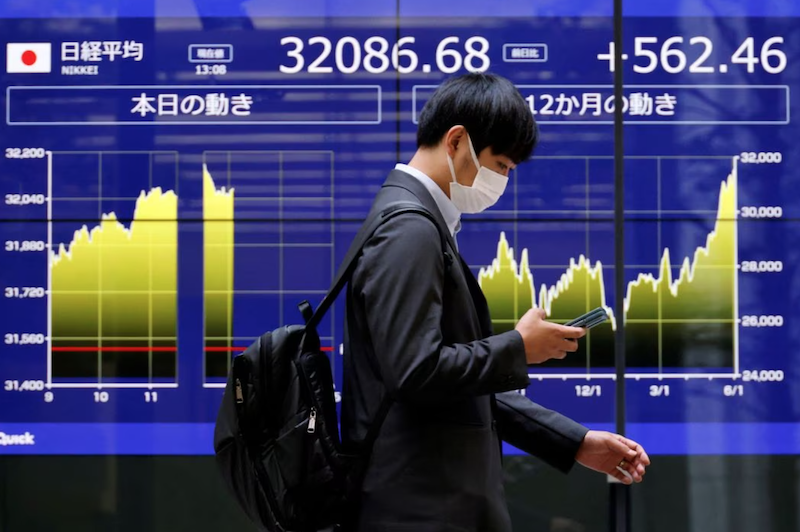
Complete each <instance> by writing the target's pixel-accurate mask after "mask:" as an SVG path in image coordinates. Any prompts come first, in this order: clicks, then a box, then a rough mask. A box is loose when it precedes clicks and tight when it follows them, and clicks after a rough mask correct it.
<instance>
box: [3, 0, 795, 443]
mask: <svg viewBox="0 0 800 532" xmlns="http://www.w3.org/2000/svg"><path fill="white" fill-rule="evenodd" d="M206 4H209V5H206ZM210 4H211V3H208V2H195V3H189V4H188V5H187V6H185V7H178V3H170V6H169V7H163V8H162V7H161V6H160V5H158V4H153V3H111V2H96V3H95V4H93V6H92V9H89V8H88V7H87V8H86V11H81V12H76V11H75V9H76V8H75V7H74V5H73V4H71V3H68V2H50V3H48V5H47V6H45V8H42V9H39V8H37V10H36V11H35V12H34V11H32V10H31V9H29V7H27V6H24V5H22V4H18V5H15V6H6V7H4V8H3V11H2V12H0V15H2V17H3V18H0V35H2V41H3V42H2V43H0V44H2V54H3V57H4V61H3V64H4V69H3V70H0V76H1V78H0V79H2V85H3V88H4V90H3V91H2V93H0V106H1V107H2V111H3V116H4V117H5V119H4V120H3V121H2V122H0V128H1V129H0V131H1V132H2V133H1V134H0V138H2V139H3V143H2V146H0V147H1V148H2V152H1V153H0V192H2V198H3V200H2V202H0V241H1V242H2V245H3V248H2V250H0V256H2V260H1V261H0V274H1V275H2V290H3V297H2V298H0V315H2V316H3V320H2V325H3V327H2V331H0V333H2V337H3V340H2V344H0V349H1V350H2V355H0V385H1V386H2V388H0V453H9V454H26V453H27V454H211V453H213V447H212V436H213V426H214V421H215V418H216V414H217V409H218V407H219V404H220V399H221V397H222V387H223V386H224V383H225V378H226V375H227V372H228V369H229V367H230V360H231V358H232V357H233V356H235V355H236V354H237V353H239V352H241V351H242V350H243V349H244V348H245V347H246V346H247V345H249V344H250V343H251V342H253V341H254V339H255V338H256V337H258V336H259V335H261V334H263V333H264V332H267V331H270V330H272V329H274V328H276V327H278V326H281V325H283V324H287V323H300V322H301V321H302V318H301V316H300V313H299V311H298V309H297V305H298V303H300V302H301V301H303V300H308V301H310V302H311V303H312V304H314V305H316V304H317V303H319V301H321V299H322V297H323V296H324V294H325V293H326V291H327V289H328V287H329V285H330V283H331V281H332V278H333V275H334V274H335V271H336V268H337V267H338V265H339V262H340V261H341V260H342V258H343V256H344V254H345V252H346V251H347V248H348V246H349V244H350V242H351V240H352V238H353V236H354V235H355V232H356V230H357V229H358V228H359V226H360V223H361V222H362V221H363V219H364V216H365V214H366V213H367V211H368V209H369V207H370V205H371V202H372V199H373V197H374V194H375V193H376V192H377V190H378V188H379V187H380V185H381V184H382V182H383V180H384V179H385V177H386V175H387V174H388V172H389V171H390V170H391V169H392V168H393V167H394V166H395V164H396V163H398V162H407V161H408V160H409V158H410V157H411V155H412V154H413V152H414V150H415V133H416V128H417V119H418V116H419V112H420V110H421V109H422V106H423V105H424V104H425V101H427V99H428V98H430V95H431V94H432V92H433V91H434V90H435V88H436V87H437V86H438V85H439V84H440V83H441V82H442V80H444V79H446V78H447V77H448V76H449V75H454V74H459V73H464V72H467V71H489V72H494V73H498V74H501V75H503V76H506V77H508V78H509V79H511V80H512V81H513V82H514V83H515V84H516V85H517V86H518V88H519V90H520V92H521V93H522V95H523V97H524V98H525V99H526V101H527V102H528V104H529V106H530V110H531V112H532V113H534V116H535V117H536V119H537V121H538V123H539V126H540V130H541V141H540V145H539V147H538V148H537V150H536V153H535V154H534V157H533V158H532V160H531V161H528V162H526V163H524V164H522V165H520V166H519V167H518V168H517V169H516V170H514V171H513V172H512V174H511V176H510V177H511V179H510V181H509V186H508V189H507V192H506V194H505V195H504V196H503V198H501V200H500V201H499V202H498V203H497V204H496V205H495V206H494V207H493V208H491V209H490V210H488V211H486V212H485V213H483V214H480V215H467V216H465V217H464V219H463V229H462V232H461V233H460V234H459V247H460V250H461V253H462V255H463V256H464V258H465V260H466V261H467V262H468V263H469V264H470V265H471V266H472V268H473V271H474V273H475V275H476V277H477V278H478V279H479V282H480V283H481V286H482V288H483V289H484V292H485V294H486V296H487V299H488V301H489V306H490V308H491V310H492V318H493V323H494V327H495V330H497V331H501V330H504V329H508V328H510V327H512V326H513V324H514V322H515V320H516V319H517V318H519V316H520V315H521V314H522V313H524V311H525V310H527V309H528V308H530V307H531V306H540V307H543V308H545V309H546V310H547V312H548V315H549V317H550V319H553V320H556V321H562V322H565V321H567V320H569V319H571V318H573V317H575V316H576V315H578V314H580V313H583V312H585V311H588V310H591V309H592V308H595V307H597V306H604V307H606V309H607V310H608V312H609V314H610V315H611V316H612V319H611V320H610V321H609V322H607V323H606V324H604V325H601V326H598V327H596V328H594V329H592V330H591V332H590V333H589V335H588V336H587V338H585V339H584V340H583V341H582V344H581V348H580V349H579V351H578V352H577V353H574V354H571V355H570V356H569V357H568V358H567V359H565V360H561V361H558V362H548V363H545V364H543V365H539V366H531V367H530V377H531V385H530V387H528V388H527V389H526V390H520V393H524V394H526V395H527V396H528V397H530V398H531V399H532V400H534V401H536V402H538V403H541V404H543V405H545V406H547V407H549V408H553V409H555V410H558V411H559V412H562V413H563V414H565V415H567V416H570V417H571V418H573V419H576V420H577V421H579V422H582V423H584V424H586V425H587V426H589V427H591V428H598V429H606V430H616V428H615V422H616V420H615V404H614V401H615V393H614V392H615V386H619V385H621V384H620V383H618V382H617V380H616V376H615V373H616V372H615V368H614V352H615V344H614V342H615V340H614V338H615V327H616V326H617V324H618V323H620V322H622V320H624V330H625V360H626V368H625V372H626V377H625V380H624V386H625V398H626V405H625V411H626V417H625V433H626V434H627V435H629V436H630V437H632V438H634V439H636V440H637V441H639V442H641V443H642V444H643V445H644V446H645V448H646V449H647V450H648V452H649V453H650V454H761V453H766V454H770V453H775V454H780V453H784V454H785V453H791V454H796V453H800V395H799V394H800V392H798V390H800V372H799V371H798V369H797V368H798V367H800V365H798V362H800V355H798V351H797V349H796V347H795V346H796V345H798V343H800V338H799V337H798V335H799V334H800V333H798V331H800V328H798V327H796V326H794V325H795V323H796V322H797V321H798V320H800V272H799V271H798V268H797V262H798V251H797V250H798V249H800V245H799V244H800V223H798V220H800V194H798V191H800V153H798V150H797V149H796V146H795V145H796V142H797V139H798V138H800V130H798V128H797V126H796V125H795V124H794V123H793V121H792V119H793V118H794V117H795V116H797V113H798V106H797V104H796V103H795V102H796V100H797V99H796V98H794V99H793V98H792V96H793V93H795V92H797V90H799V89H800V78H799V77H798V76H797V75H796V72H797V68H796V65H794V64H793V61H795V60H796V58H797V57H798V52H800V41H798V34H797V31H796V28H797V25H798V18H797V17H798V16H800V10H798V9H797V6H792V5H790V3H789V2H784V3H780V5H777V4H774V3H773V4H772V5H770V6H767V5H766V4H767V3H764V2H760V3H746V2H745V3H741V2H740V3H737V4H736V5H727V7H726V6H723V7H722V8H720V9H718V10H714V9H709V10H707V11H704V10H703V9H701V8H699V7H698V8H697V9H696V10H695V11H692V12H683V11H678V10H677V8H675V7H673V6H672V5H671V4H670V5H667V3H665V2H658V3H655V4H653V3H648V4H647V6H648V7H647V8H645V7H644V3H642V2H630V3H629V4H626V7H625V13H626V15H627V16H626V18H625V19H624V24H623V26H624V32H623V35H624V42H623V48H624V50H623V54H624V55H623V68H624V82H625V86H624V90H623V95H624V100H623V116H624V121H625V126H624V156H625V158H624V161H625V166H624V170H625V187H624V190H623V191H622V192H623V194H624V205H625V233H624V239H625V242H624V244H625V261H624V263H616V261H615V258H614V246H615V238H618V237H619V236H620V235H615V231H614V202H615V193H616V191H615V187H614V126H613V123H614V103H615V100H614V97H613V94H614V86H613V82H614V72H613V71H612V66H613V53H614V50H613V45H612V43H613V42H614V31H613V24H612V22H613V21H612V12H611V4H610V3H609V2H577V1H575V2H549V3H547V2H545V3H543V4H542V5H541V6H539V7H537V8H527V7H523V6H520V5H518V4H519V3H518V2H505V3H504V2H500V3H499V4H497V5H496V6H495V7H494V8H492V9H491V10H488V11H487V9H489V8H487V6H488V5H489V3H488V2H484V3H478V2H460V3H459V4H458V6H457V7H455V6H453V7H452V8H451V9H450V8H448V7H447V6H448V5H449V4H451V3H439V4H436V5H435V6H434V5H433V4H431V3H429V2H425V3H424V2H403V3H401V4H397V3H395V2H392V3H388V2H361V1H357V0H351V1H348V2H342V3H332V2H331V3H319V4H320V5H316V4H315V5H313V6H305V7H304V8H303V9H301V8H300V7H299V6H296V5H292V4H290V3H282V4H281V5H274V4H268V3H266V2H252V3H247V4H242V5H237V4H225V3H223V5H219V4H218V3H215V4H214V5H210ZM334 4H335V5H334ZM704 5H706V4H704ZM793 30H794V31H793ZM409 267H413V265H409ZM616 268H624V269H625V279H626V286H625V288H624V290H623V292H624V293H625V294H626V296H625V299H624V301H617V300H616V298H615V286H614V279H615V269H616ZM342 303H343V301H339V302H338V304H337V306H336V307H335V308H334V309H333V310H332V311H331V312H330V313H329V314H328V316H327V318H326V320H325V322H324V323H323V324H322V325H321V327H320V334H321V336H322V341H323V345H324V349H325V350H326V352H327V353H328V354H329V355H330V357H331V363H332V367H333V369H334V375H335V377H336V380H337V383H339V382H341V367H342V363H341V357H342V355H341V350H340V346H341V342H342V315H343V312H342V310H343V306H342ZM398 341H402V339H398ZM337 390H338V391H337V394H338V393H339V392H341V389H340V388H338V387H337ZM506 450H507V452H509V453H516V452H517V451H516V450H515V449H513V448H510V447H509V448H507V449H506Z"/></svg>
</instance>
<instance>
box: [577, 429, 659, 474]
mask: <svg viewBox="0 0 800 532" xmlns="http://www.w3.org/2000/svg"><path fill="white" fill-rule="evenodd" d="M575 459H576V460H577V461H578V463H579V464H581V465H583V466H584V467H588V468H589V469H594V470H595V471H599V472H600V473H607V474H609V475H612V476H613V477H614V478H616V479H617V480H619V481H620V482H622V483H623V484H632V483H633V482H641V481H642V477H643V476H644V474H645V468H646V467H647V466H649V465H650V458H649V457H648V456H647V453H646V452H645V451H644V449H643V448H642V446H641V445H639V444H638V443H636V442H635V441H633V440H629V439H628V438H625V437H624V436H620V435H619V434H612V433H610V432H605V431H598V430H590V431H589V432H587V433H586V436H585V437H584V439H583V443H582V444H581V446H580V448H579V449H578V454H577V455H576V457H575ZM618 468H620V469H624V470H625V471H627V473H628V475H630V477H629V476H628V475H626V474H625V473H623V472H622V471H620V470H619V469H618Z"/></svg>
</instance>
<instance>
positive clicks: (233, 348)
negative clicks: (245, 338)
mask: <svg viewBox="0 0 800 532" xmlns="http://www.w3.org/2000/svg"><path fill="white" fill-rule="evenodd" d="M245 349H247V348H246V347H241V346H234V347H206V348H205V349H204V350H205V351H211V352H214V351H222V352H226V353H230V352H233V351H244V350H245ZM319 349H320V351H333V347H331V346H327V345H326V346H323V347H320V348H319Z"/></svg>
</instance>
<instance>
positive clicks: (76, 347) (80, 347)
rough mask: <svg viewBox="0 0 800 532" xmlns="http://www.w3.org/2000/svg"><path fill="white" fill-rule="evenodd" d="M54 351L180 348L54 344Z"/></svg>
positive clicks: (95, 351)
mask: <svg viewBox="0 0 800 532" xmlns="http://www.w3.org/2000/svg"><path fill="white" fill-rule="evenodd" d="M52 350H53V351H89V352H94V353H98V352H106V351H133V352H147V351H170V352H175V351H177V350H178V348H177V347H165V346H153V347H147V346H141V347H139V346H136V347H134V346H119V347H111V346H106V347H96V346H83V345H82V346H75V347H67V346H63V345H62V346H53V347H52Z"/></svg>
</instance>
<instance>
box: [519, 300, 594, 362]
mask: <svg viewBox="0 0 800 532" xmlns="http://www.w3.org/2000/svg"><path fill="white" fill-rule="evenodd" d="M546 317H547V315H546V314H545V312H544V310H542V309H540V308H532V309H530V310H529V311H528V312H526V313H525V315H524V316H522V318H521V319H520V320H519V321H518V322H517V326H516V327H515V329H516V330H517V332H519V333H520V335H521V336H522V341H523V342H524V343H525V355H526V358H527V360H528V364H541V363H542V362H547V361H548V360H550V359H553V358H564V357H566V356H567V353H571V352H574V351H577V350H578V341H577V340H578V338H582V337H584V336H585V335H586V329H583V328H581V327H567V326H565V325H559V324H557V323H552V322H549V321H546V320H545V318H546Z"/></svg>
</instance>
